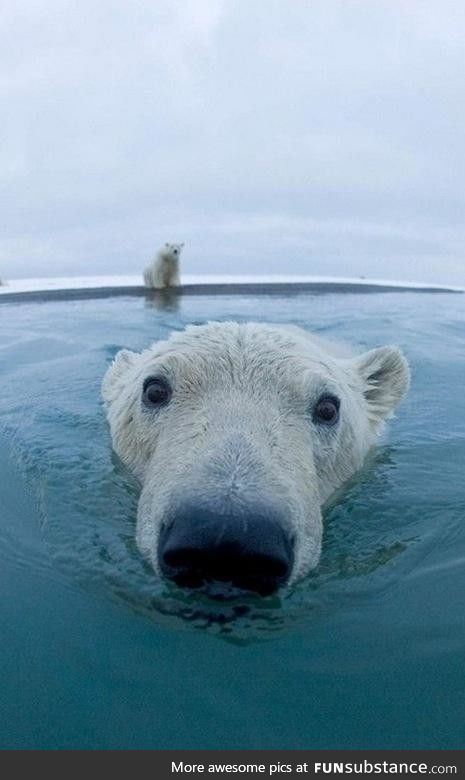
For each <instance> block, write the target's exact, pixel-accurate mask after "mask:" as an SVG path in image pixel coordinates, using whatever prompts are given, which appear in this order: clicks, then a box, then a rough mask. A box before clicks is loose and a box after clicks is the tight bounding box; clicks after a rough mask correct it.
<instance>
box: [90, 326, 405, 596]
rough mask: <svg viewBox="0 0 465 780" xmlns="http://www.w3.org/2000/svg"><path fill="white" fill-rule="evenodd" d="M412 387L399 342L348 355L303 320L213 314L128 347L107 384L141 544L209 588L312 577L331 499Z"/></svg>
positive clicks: (173, 575) (181, 579)
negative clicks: (237, 319) (297, 323)
mask: <svg viewBox="0 0 465 780" xmlns="http://www.w3.org/2000/svg"><path fill="white" fill-rule="evenodd" d="M408 385H409V368H408V364H407V361H406V360H405V358H404V356H403V354H402V352H401V351H400V350H399V349H398V348H397V347H394V346H385V347H380V348H378V349H372V350H370V351H369V352H365V353H364V354H362V355H359V356H352V355H350V354H349V355H348V354H347V353H344V352H341V350H338V349H335V348H334V346H333V345H328V344H327V343H326V342H324V341H323V340H321V339H318V338H316V337H313V336H311V335H310V334H307V333H306V332H305V331H303V330H301V329H300V328H297V327H286V326H277V325H276V326H275V325H266V324H262V323H260V324H257V323H241V324H239V323H234V322H211V323H209V324H207V325H201V326H189V327H188V328H187V329H186V330H185V331H182V332H180V333H174V334H172V335H171V336H170V338H168V340H166V341H162V342H158V343H155V344H153V345H152V346H151V347H149V348H148V349H146V350H144V351H143V352H141V353H136V352H130V351H128V350H125V349H123V350H121V351H120V352H119V353H118V354H117V355H116V358H115V360H114V361H113V363H112V365H111V366H110V367H109V368H108V370H107V372H106V374H105V377H104V380H103V385H102V394H103V398H104V401H105V405H106V411H107V416H108V420H109V424H110V429H111V436H112V442H113V447H114V449H115V451H116V452H117V453H118V455H119V456H120V457H121V459H122V460H123V461H124V463H125V464H126V465H127V466H128V467H129V469H130V470H131V471H132V473H133V474H134V475H135V476H136V477H137V478H138V480H139V481H140V483H141V486H142V492H141V496H140V500H139V506H138V517H137V528H136V540H137V544H138V547H139V549H140V551H141V553H142V554H143V555H144V556H145V558H146V559H147V560H148V561H149V563H150V564H151V565H152V567H153V569H154V571H155V572H156V573H157V574H159V575H164V576H166V577H168V578H169V579H172V580H174V581H175V582H177V583H178V584H180V585H184V586H188V587H203V588H204V589H205V590H206V592H207V593H209V594H210V595H215V589H217V588H220V589H222V588H224V589H225V590H226V592H227V593H235V592H237V590H238V589H239V590H245V591H254V592H258V593H260V594H263V595H265V594H269V593H272V592H273V591H275V590H276V589H277V588H279V587H280V586H281V585H284V584H286V583H293V582H295V581H296V580H298V579H300V578H301V577H303V576H305V575H306V574H307V573H308V572H309V571H310V570H311V569H313V568H314V567H315V566H316V565H317V563H318V560H319V557H320V552H321V538H322V507H323V505H324V504H325V502H326V501H327V500H328V499H329V497H330V496H331V495H332V494H333V493H334V491H335V490H336V489H337V488H339V487H340V485H342V484H343V483H344V482H345V481H346V480H347V479H348V478H349V477H351V476H352V475H353V474H354V472H356V471H357V469H359V468H360V466H361V465H362V463H363V460H364V458H365V455H366V454H367V452H368V450H369V449H370V447H371V446H372V445H373V444H374V442H375V441H376V438H377V435H378V433H379V431H380V429H381V428H382V425H383V421H384V420H385V419H386V418H387V417H389V416H390V415H391V413H392V411H393V409H394V408H395V407H396V406H397V404H398V403H399V401H400V400H401V399H402V397H403V396H404V394H405V393H406V391H407V389H408Z"/></svg>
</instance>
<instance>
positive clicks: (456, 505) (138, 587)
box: [0, 293, 465, 748]
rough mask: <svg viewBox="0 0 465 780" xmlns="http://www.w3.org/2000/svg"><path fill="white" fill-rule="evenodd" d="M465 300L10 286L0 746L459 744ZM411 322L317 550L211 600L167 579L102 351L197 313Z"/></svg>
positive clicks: (2, 463)
mask: <svg viewBox="0 0 465 780" xmlns="http://www.w3.org/2000/svg"><path fill="white" fill-rule="evenodd" d="M464 304H465V301H464V297H463V296H460V295H445V294H444V295H443V294H440V295H438V294H436V295H430V294H413V293H412V294H410V293H402V294H397V293H396V294H392V293H391V294H377V295H352V294H350V295H349V294H347V295H322V296H307V295H305V296H300V297H299V296H298V297H293V298H279V297H266V296H260V297H252V296H250V297H241V298H239V297H235V296H231V297H223V296H222V297H218V298H214V297H189V298H184V299H182V301H181V302H180V304H179V306H178V308H176V307H175V306H174V305H173V307H172V308H171V309H168V310H160V309H157V308H155V307H154V306H153V305H150V304H149V303H148V302H144V301H143V300H141V299H132V298H115V299H107V300H100V301H84V302H82V301H81V302H79V301H70V302H60V303H48V304H37V303H36V304H31V303H29V304H3V305H2V306H1V307H0V370H1V372H2V392H1V394H0V475H1V476H0V480H1V481H0V505H1V518H0V587H1V593H2V598H1V605H0V621H1V626H2V642H1V643H0V668H1V670H2V671H1V675H2V684H1V696H0V748H196V747H204V748H221V747H224V748H260V747H271V748H329V747H332V748H343V747H348V748H369V747H372V748H435V747H440V748H446V747H448V748H453V747H455V748H462V747H464V744H465V674H464V669H465V480H464V469H465V404H464V398H463V392H464V384H465V381H464V380H465V367H464V356H465V305H464ZM231 318H234V319H239V320H247V319H259V320H264V321H271V322H293V323H296V324H299V325H303V326H304V327H307V328H309V329H313V330H315V331H316V332H318V333H320V334H322V335H326V336H329V337H331V338H332V339H341V340H344V341H347V342H349V343H352V344H353V345H354V346H355V347H358V348H360V349H365V348H369V347H372V346H376V345H379V344H383V343H397V344H399V345H400V346H402V347H403V348H404V350H405V352H406V354H407V355H408V358H409V360H410V363H411V365H412V370H413V384H412V390H411V393H410V395H409V397H408V400H407V401H406V402H405V403H404V404H403V405H402V407H401V408H400V410H399V412H398V414H397V417H396V418H395V419H394V420H393V421H392V422H391V423H390V425H389V430H388V435H387V436H386V438H385V439H384V440H383V441H382V443H381V446H380V447H379V449H378V451H377V453H376V455H375V456H374V457H373V458H372V460H371V462H370V463H368V464H367V466H366V467H365V469H364V470H363V472H362V473H361V474H359V475H358V476H357V479H355V480H353V481H352V483H351V484H350V485H349V486H348V487H347V490H346V491H345V493H344V495H343V496H342V498H341V501H340V503H339V504H338V505H337V506H335V507H333V508H332V509H331V510H330V511H329V512H328V514H327V517H326V526H325V539H324V552H323V557H322V560H321V565H320V566H319V568H318V570H317V571H316V572H315V573H314V574H312V575H311V576H310V577H308V578H307V580H306V581H305V582H303V583H301V584H300V585H299V586H298V587H296V588H295V589H293V590H292V591H291V592H285V593H283V594H282V596H281V597H276V596H275V597H269V598H265V599H260V598H258V597H257V598H256V599H255V598H250V599H249V600H248V601H247V602H246V603H244V604H243V605H242V607H243V608H242V609H239V610H235V609H234V605H228V604H226V605H224V604H220V603H218V604H217V605H216V606H215V608H213V607H212V606H211V604H210V605H209V604H208V603H206V602H205V601H202V599H201V598H200V597H199V596H195V595H192V596H188V595H185V594H183V593H181V592H180V591H179V592H178V591H177V589H176V588H175V587H173V586H167V585H165V584H163V583H160V582H157V581H155V580H154V578H153V576H152V575H151V574H150V572H149V571H147V570H146V568H145V567H144V565H143V564H142V563H141V561H140V559H139V556H138V554H137V551H136V549H135V546H134V542H133V531H134V520H135V511H136V504H137V485H135V484H134V483H133V481H132V480H131V478H130V477H129V476H128V474H127V473H126V472H125V471H124V469H123V468H122V466H121V465H120V464H119V462H118V461H117V459H116V458H115V457H114V456H113V455H112V453H111V449H110V442H109V434H108V430H107V426H106V423H105V419H104V415H103V410H102V407H101V403H100V398H99V386H100V381H101V377H102V375H103V373H104V371H105V368H106V366H107V365H108V363H109V361H110V360H111V358H112V356H113V355H114V354H115V353H116V351H117V350H118V349H119V348H120V347H122V346H124V347H129V348H132V349H138V348H142V347H145V346H147V344H148V343H150V341H152V340H154V339H157V338H160V337H163V336H165V335H166V334H167V333H168V332H169V331H170V330H171V329H179V328H182V327H184V326H185V325H186V324H187V323H189V322H196V323H201V322H204V321H206V320H208V319H231Z"/></svg>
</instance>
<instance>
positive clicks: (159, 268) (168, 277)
mask: <svg viewBox="0 0 465 780" xmlns="http://www.w3.org/2000/svg"><path fill="white" fill-rule="evenodd" d="M183 246H184V244H169V243H168V242H167V243H166V244H165V245H164V246H162V247H161V249H159V250H158V252H157V254H156V255H155V258H154V260H153V261H152V262H151V263H150V265H148V266H147V268H146V269H145V270H144V284H145V286H146V287H151V288H155V289H156V290H161V289H163V288H166V287H177V286H178V285H179V258H180V256H181V251H182V248H183Z"/></svg>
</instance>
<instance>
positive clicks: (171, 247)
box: [160, 241, 184, 260]
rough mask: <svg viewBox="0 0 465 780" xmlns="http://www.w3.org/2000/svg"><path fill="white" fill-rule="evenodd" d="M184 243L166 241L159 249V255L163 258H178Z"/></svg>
mask: <svg viewBox="0 0 465 780" xmlns="http://www.w3.org/2000/svg"><path fill="white" fill-rule="evenodd" d="M183 246H184V244H170V243H169V242H168V241H167V242H166V244H164V246H163V247H162V248H161V249H160V255H161V256H162V257H163V258H165V260H179V257H180V255H181V252H182V248H183Z"/></svg>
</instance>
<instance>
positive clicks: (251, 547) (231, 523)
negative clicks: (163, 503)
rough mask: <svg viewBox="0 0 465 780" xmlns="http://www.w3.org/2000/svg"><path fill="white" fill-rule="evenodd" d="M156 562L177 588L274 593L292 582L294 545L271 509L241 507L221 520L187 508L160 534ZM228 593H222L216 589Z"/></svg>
mask: <svg viewBox="0 0 465 780" xmlns="http://www.w3.org/2000/svg"><path fill="white" fill-rule="evenodd" d="M158 561H159V566H160V569H161V571H162V573H163V574H164V576H165V577H167V578H168V579H170V580H173V581H174V582H176V583H177V584H178V585H180V586H183V587H188V588H203V589H205V590H206V592H207V593H208V594H209V595H211V596H214V595H221V596H224V595H225V594H228V592H229V593H230V594H231V595H235V594H236V593H237V591H238V590H239V591H249V592H250V591H251V592H253V593H258V594H260V595H262V596H266V595H269V594H271V593H274V592H275V591H276V590H277V589H278V588H279V587H280V586H282V585H284V584H285V583H286V582H287V580H288V579H289V577H290V574H291V571H292V567H293V563H294V541H293V538H292V534H291V532H290V529H289V528H288V524H287V522H286V518H285V517H282V516H281V514H280V512H279V511H278V510H276V509H275V508H273V507H266V506H253V507H241V509H240V510H237V509H235V510H234V512H231V513H227V514H222V513H221V512H218V511H215V510H214V509H212V508H211V507H209V506H203V505H201V504H199V503H184V504H183V505H182V506H181V507H179V509H178V510H177V511H176V512H175V513H174V514H173V516H172V518H171V520H170V522H168V523H167V524H166V525H164V526H163V527H162V529H161V532H160V535H159V539H158ZM218 583H221V584H222V585H223V586H224V587H223V588H220V589H219V590H218V588H217V585H218Z"/></svg>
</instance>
